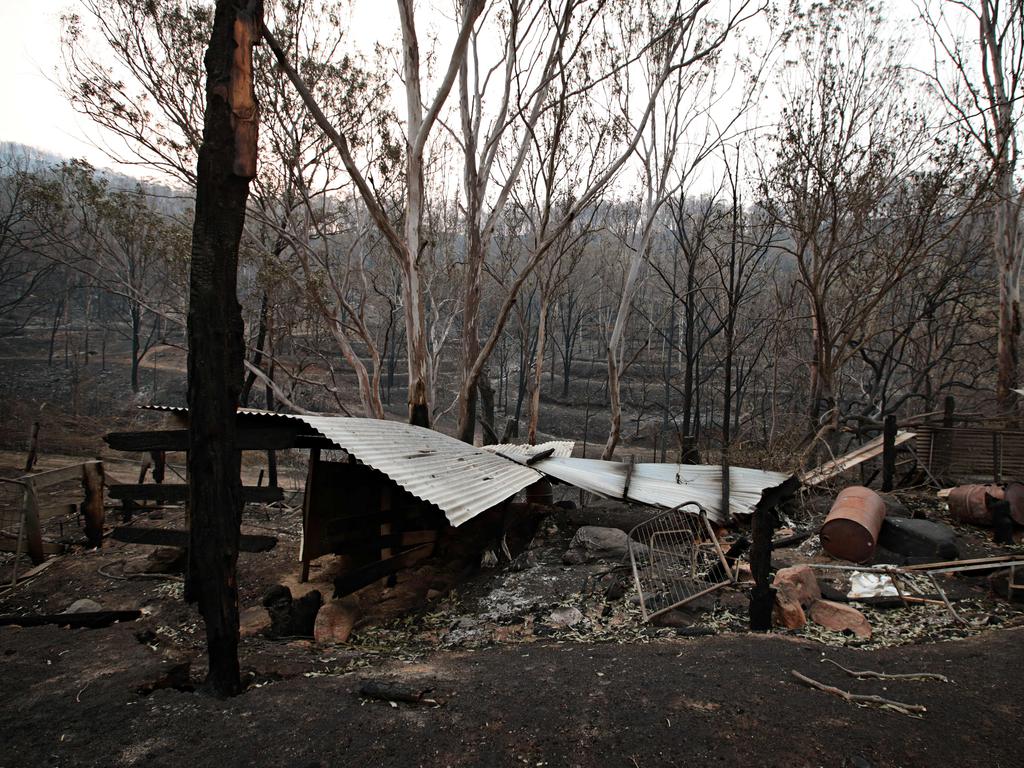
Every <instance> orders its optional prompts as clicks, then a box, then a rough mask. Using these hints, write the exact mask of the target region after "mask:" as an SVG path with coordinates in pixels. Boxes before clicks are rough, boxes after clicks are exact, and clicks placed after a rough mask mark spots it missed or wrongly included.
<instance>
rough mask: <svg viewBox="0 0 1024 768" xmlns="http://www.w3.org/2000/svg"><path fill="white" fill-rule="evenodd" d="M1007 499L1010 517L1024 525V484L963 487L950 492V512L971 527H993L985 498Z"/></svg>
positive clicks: (948, 499)
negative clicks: (987, 496)
mask: <svg viewBox="0 0 1024 768" xmlns="http://www.w3.org/2000/svg"><path fill="white" fill-rule="evenodd" d="M986 494H987V495H989V496H991V497H992V498H994V499H999V500H1002V499H1005V500H1006V501H1007V502H1009V504H1010V517H1012V518H1013V520H1014V522H1015V523H1017V524H1018V525H1024V484H1021V483H1010V484H1009V485H1007V486H1006V487H1005V488H1003V487H1002V486H999V485H961V486H958V487H956V488H953V489H951V490H950V492H949V496H948V497H947V499H946V500H947V501H948V502H949V511H950V514H952V515H953V517H955V518H956V519H957V520H960V521H961V522H964V523H970V524H971V525H986V526H988V525H992V512H991V511H990V510H989V508H988V505H987V504H986V503H985V496H986Z"/></svg>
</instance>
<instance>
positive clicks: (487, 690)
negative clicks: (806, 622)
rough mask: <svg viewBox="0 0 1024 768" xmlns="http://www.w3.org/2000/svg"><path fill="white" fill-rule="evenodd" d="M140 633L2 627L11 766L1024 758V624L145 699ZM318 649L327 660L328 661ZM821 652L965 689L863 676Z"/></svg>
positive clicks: (738, 639)
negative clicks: (875, 645) (897, 706)
mask: <svg viewBox="0 0 1024 768" xmlns="http://www.w3.org/2000/svg"><path fill="white" fill-rule="evenodd" d="M136 631H137V630H136V628H135V627H133V626H131V625H118V626H114V627H111V628H108V629H101V630H74V631H72V630H62V629H56V628H52V627H46V628H38V629H9V628H8V629H3V630H0V649H2V650H0V665H2V667H0V668H2V669H3V673H2V676H3V680H4V687H3V689H4V693H3V699H4V702H3V705H2V706H0V732H2V733H3V734H4V739H3V743H4V749H3V752H2V756H0V765H3V766H5V768H10V767H11V766H29V765H32V766H38V765H55V766H113V765H116V766H132V765H146V766H154V767H155V766H180V765H190V766H197V767H198V766H231V765H247V764H253V765H261V766H278V765H279V766H286V765H287V766H301V767H303V768H312V767H313V766H337V765H375V766H412V765H421V766H456V765H458V766H478V765H495V766H524V765H530V766H563V765H564V766H614V765H622V766H627V767H629V766H641V767H643V766H657V765H707V764H725V765H756V766H812V765H828V766H866V765H874V766H986V767H988V768H998V767H999V766H1007V767H1009V766H1018V765H1020V764H1021V756H1020V749H1021V743H1020V733H1021V729H1022V727H1024V715H1022V712H1021V708H1020V705H1019V691H1020V689H1021V686H1022V685H1024V667H1022V665H1021V664H1020V663H1019V659H1020V651H1021V647H1022V646H1021V643H1022V640H1024V631H1022V630H1020V629H1017V630H1003V631H999V632H993V633H989V634H986V635H982V636H979V637H975V638H971V639H969V640H962V641H959V642H954V643H940V644H934V645H928V646H909V647H904V648H895V649H884V650H881V651H874V652H866V651H856V650H850V649H824V648H823V647H822V646H820V645H818V644H814V643H811V642H807V641H794V640H789V639H785V638H780V637H773V636H768V637H754V636H749V635H746V636H742V635H725V636H719V637H712V638H699V639H689V640H660V641H656V642H651V643H648V644H640V645H629V646H621V645H616V644H594V643H555V642H539V643H536V644H532V645H530V646H504V647H501V646H499V647H493V648H488V649H484V650H479V651H475V652H466V651H463V652H447V653H435V654H431V655H428V656H427V657H426V658H424V659H423V660H421V661H420V662H417V663H403V662H400V661H387V662H382V663H380V664H379V665H377V666H375V667H374V668H373V669H364V670H359V671H356V672H349V673H346V674H340V675H336V674H332V673H330V672H307V673H305V674H303V673H298V674H293V675H291V676H287V677H285V678H284V679H280V680H277V681H273V682H266V683H264V684H262V685H261V686H260V687H254V688H251V689H250V690H249V691H247V692H246V693H244V694H243V695H241V696H239V697H237V698H235V699H232V700H229V701H220V700H216V699H214V698H211V697H209V696H206V695H203V694H201V693H196V692H191V693H188V692H181V691H178V690H175V689H162V690H157V691H155V692H153V693H150V694H149V695H141V694H139V693H138V692H137V689H138V688H139V687H140V685H143V684H145V683H146V682H148V681H149V680H150V679H155V678H156V677H158V676H159V675H160V674H161V670H160V669H159V665H158V662H157V659H158V658H159V656H158V653H157V652H155V651H153V650H152V649H151V648H149V647H148V646H147V645H145V644H142V643H140V642H138V641H137V640H136V637H135V633H136ZM246 650H247V651H248V650H249V649H248V648H247V649H246ZM306 655H307V656H308V664H309V665H310V666H315V665H316V664H318V663H319V664H323V663H324V662H323V660H322V656H323V655H324V654H323V651H314V650H312V649H311V650H309V651H308V653H307V654H306ZM826 656H827V658H830V659H834V660H836V661H838V662H839V663H841V664H844V665H845V666H847V667H851V668H870V669H875V670H886V671H889V672H921V671H930V672H939V673H942V674H945V675H947V676H948V677H949V678H951V679H952V680H953V682H951V683H941V682H886V683H881V682H879V681H874V682H871V681H857V680H853V679H851V678H849V677H847V676H846V675H845V674H843V673H842V672H841V671H840V670H838V669H837V668H835V667H833V666H831V665H827V664H823V663H822V662H821V659H822V658H824V657H826ZM246 657H248V653H247V654H246ZM794 669H796V670H799V671H802V672H804V673H805V674H808V675H810V676H813V677H815V678H817V679H819V680H822V681H827V682H829V683H832V684H835V685H838V686H840V687H843V688H845V689H848V690H853V691H857V692H862V693H881V694H882V695H884V696H887V697H891V698H893V699H898V700H902V701H906V702H911V703H918V704H923V705H924V706H926V707H927V708H928V711H927V713H925V714H924V715H923V716H922V717H921V718H920V719H912V718H909V717H906V716H904V715H900V714H897V713H894V712H891V711H885V710H880V709H877V708H859V707H857V706H854V705H852V704H849V703H846V702H845V701H842V700H840V699H838V698H836V697H834V696H830V695H828V694H825V693H821V692H818V691H815V690H811V689H808V688H805V687H803V686H801V685H799V684H797V683H796V682H795V681H794V680H792V679H791V678H790V672H791V670H794ZM371 678H372V679H391V680H401V681H404V682H405V683H408V684H413V685H415V686H416V687H419V688H423V689H427V688H429V689H431V692H430V694H429V696H430V697H432V698H433V699H435V700H436V701H437V702H438V706H431V705H426V704H396V705H391V704H389V703H388V702H382V701H376V700H365V699H363V698H361V697H360V695H359V688H360V685H361V684H362V683H363V681H365V680H367V679H371Z"/></svg>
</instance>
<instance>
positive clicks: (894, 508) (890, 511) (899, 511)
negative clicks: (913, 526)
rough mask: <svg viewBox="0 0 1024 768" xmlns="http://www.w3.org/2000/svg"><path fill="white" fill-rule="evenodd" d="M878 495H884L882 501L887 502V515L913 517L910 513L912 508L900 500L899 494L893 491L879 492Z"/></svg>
mask: <svg viewBox="0 0 1024 768" xmlns="http://www.w3.org/2000/svg"><path fill="white" fill-rule="evenodd" d="M878 495H879V496H881V497H882V501H884V502H885V516H886V517H887V518H888V517H906V518H909V517H913V515H911V514H910V508H909V507H908V506H907V505H906V504H904V503H903V502H902V501H900V500H899V498H898V497H897V496H895V495H894V494H891V493H882V492H881V491H879V492H878Z"/></svg>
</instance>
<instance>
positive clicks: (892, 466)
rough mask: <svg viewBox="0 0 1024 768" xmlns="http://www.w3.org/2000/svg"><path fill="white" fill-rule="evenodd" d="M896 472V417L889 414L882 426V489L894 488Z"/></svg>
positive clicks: (889, 489)
mask: <svg viewBox="0 0 1024 768" xmlns="http://www.w3.org/2000/svg"><path fill="white" fill-rule="evenodd" d="M895 474H896V417H895V416H893V415H892V414H889V415H888V416H886V417H885V422H884V425H883V427H882V490H883V491H891V490H892V480H893V477H894V476H895Z"/></svg>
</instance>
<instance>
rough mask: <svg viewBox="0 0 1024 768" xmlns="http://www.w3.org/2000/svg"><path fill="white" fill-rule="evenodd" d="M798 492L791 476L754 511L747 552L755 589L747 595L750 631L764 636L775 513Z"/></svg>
mask: <svg viewBox="0 0 1024 768" xmlns="http://www.w3.org/2000/svg"><path fill="white" fill-rule="evenodd" d="M799 490H800V481H799V480H798V479H797V478H796V477H795V476H794V477H790V478H788V479H786V480H785V481H783V482H782V483H781V484H780V485H776V486H775V487H773V488H765V489H764V491H762V492H761V499H760V501H758V502H757V506H755V507H754V516H753V518H754V519H753V522H752V531H751V538H752V539H753V544H752V546H751V548H750V573H751V576H753V577H754V588H753V590H752V591H751V594H750V629H751V630H753V631H754V632H767V631H768V630H769V629H771V628H772V609H773V608H774V606H775V590H774V589H773V588H772V586H771V584H770V583H769V579H770V578H771V568H772V537H773V535H774V533H775V509H776V508H777V507H779V506H781V505H782V504H784V503H785V502H786V501H788V500H789V499H790V498H791V497H792V496H793V495H794V494H796V492H797V491H799Z"/></svg>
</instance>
